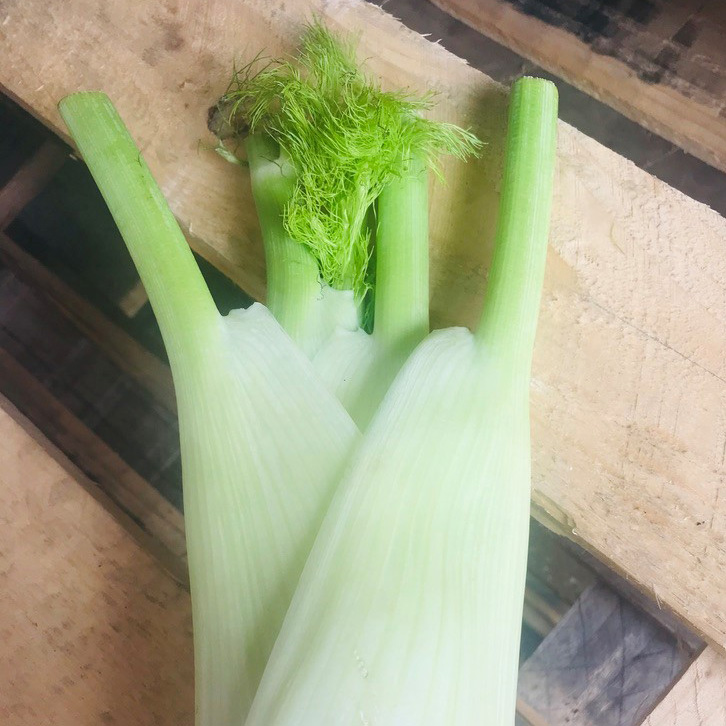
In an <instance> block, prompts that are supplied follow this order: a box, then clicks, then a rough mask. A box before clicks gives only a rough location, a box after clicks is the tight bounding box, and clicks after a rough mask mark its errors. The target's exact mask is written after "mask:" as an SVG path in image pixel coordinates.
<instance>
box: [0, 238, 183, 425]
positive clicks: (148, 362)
mask: <svg viewBox="0 0 726 726" xmlns="http://www.w3.org/2000/svg"><path fill="white" fill-rule="evenodd" d="M0 259H2V261H3V262H4V263H5V264H6V265H7V266H8V267H9V268H10V269H11V270H13V271H14V272H15V273H16V274H17V275H18V277H20V278H21V279H22V280H25V281H27V282H28V283H29V284H31V285H32V286H34V287H35V288H36V289H37V290H38V291H39V292H40V293H41V294H43V295H44V296H45V297H46V298H48V299H49V300H50V301H52V302H53V303H54V304H55V305H56V306H57V307H58V308H60V310H61V311H62V312H63V313H64V314H65V315H66V317H68V318H69V319H70V320H71V321H73V323H75V325H77V326H78V328H79V329H80V330H81V331H82V332H83V333H84V334H85V335H87V336H88V337H89V338H90V339H91V340H93V341H94V342H95V343H97V344H98V345H99V347H100V348H101V349H102V350H103V351H104V352H105V353H106V354H107V355H108V356H109V358H111V360H113V361H114V362H115V363H116V364H117V365H118V366H119V367H120V368H121V369H122V370H123V371H125V372H126V373H128V374H129V375H130V376H131V377H132V378H134V379H135V380H137V381H139V383H141V384H142V385H143V386H144V388H146V389H147V390H148V391H149V393H151V395H152V396H154V398H155V399H156V400H157V401H158V402H159V403H161V404H162V405H163V406H165V407H166V408H167V409H168V410H170V411H176V397H175V394H174V384H173V382H172V379H171V372H170V371H169V366H168V365H166V364H165V363H163V362H162V361H160V360H159V359H158V358H157V357H156V356H155V355H154V354H153V353H150V352H149V351H148V350H146V348H144V347H143V346H142V345H141V344H140V343H138V342H137V341H136V340H134V338H132V337H131V336H130V335H129V334H128V333H126V332H125V331H124V330H122V329H121V328H120V327H118V326H117V325H115V324H114V323H112V322H111V321H110V320H109V319H108V318H107V317H106V316H105V315H104V314H103V313H101V312H100V311H99V310H98V309H97V308H96V307H94V306H93V305H91V304H90V303H89V302H88V301H87V300H86V299H85V298H84V297H83V296H82V295H79V294H78V293H77V292H76V291H75V290H74V289H73V288H72V287H71V286H70V285H67V284H66V283H65V282H64V281H63V280H61V279H60V277H58V276H57V275H55V274H53V272H51V271H50V270H49V269H48V268H47V267H45V266H44V265H43V264H41V263H40V262H39V261H38V260H37V259H35V258H34V257H33V256H32V255H29V254H28V253H27V252H25V251H24V250H23V249H22V248H21V247H20V246H19V245H17V244H15V242H13V240H12V239H10V237H8V236H7V235H6V234H3V233H2V232H0Z"/></svg>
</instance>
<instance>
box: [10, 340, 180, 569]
mask: <svg viewBox="0 0 726 726" xmlns="http://www.w3.org/2000/svg"><path fill="white" fill-rule="evenodd" d="M0 391H2V394H1V395H3V396H4V397H6V398H9V399H10V400H12V402H13V405H15V406H16V407H18V408H20V409H22V410H23V411H24V412H25V414H26V415H27V416H28V417H29V418H30V419H32V420H35V421H38V422H41V421H42V422H43V426H44V428H45V430H46V432H47V435H48V437H49V438H51V439H52V440H53V442H54V444H55V445H56V446H58V447H60V448H61V449H62V450H63V451H64V452H65V454H66V456H68V457H69V458H71V459H72V460H73V461H74V462H75V463H76V465H77V466H78V467H80V468H81V469H82V470H83V471H85V472H86V473H87V474H88V475H89V476H91V477H92V478H93V480H95V481H96V482H98V485H99V486H100V488H101V489H102V490H103V491H104V492H106V494H107V495H108V496H110V497H111V498H112V499H113V500H114V501H115V502H116V503H117V505H118V506H119V507H121V508H123V510H124V511H125V512H126V513H127V514H128V515H129V516H131V517H133V518H134V519H135V520H136V521H137V522H139V523H140V524H141V525H142V527H143V529H144V530H145V531H146V532H148V533H149V534H150V535H151V536H153V537H154V538H155V539H156V540H157V541H158V542H159V543H161V544H162V545H163V546H164V547H166V548H167V549H168V550H169V552H170V554H171V555H173V559H172V558H169V560H168V561H169V567H173V570H174V574H175V576H176V577H177V578H178V579H179V580H180V581H181V582H184V581H185V580H186V579H187V575H186V568H185V566H184V560H183V558H184V555H185V552H186V542H185V538H184V520H183V517H182V515H181V513H180V512H179V511H178V510H177V509H175V508H174V506H173V505H171V504H170V503H169V502H168V501H166V499H164V497H163V496H162V495H161V494H159V493H158V492H157V491H156V490H155V489H154V488H153V487H152V486H151V485H150V484H149V483H148V482H146V481H145V480H144V479H143V478H142V477H141V476H139V475H138V474H137V473H136V472H135V471H134V470H133V469H131V467H129V466H128V465H127V464H126V463H125V462H124V461H123V460H122V459H121V458H120V457H119V456H118V455H117V454H116V453H115V452H113V451H112V450H111V449H110V448H109V447H108V446H107V445H106V444H104V443H103V441H101V439H99V438H98V436H96V435H95V434H94V433H93V432H92V431H91V430H90V429H88V428H87V427H86V426H85V425H84V424H83V423H81V422H80V421H79V420H78V419H77V418H76V417H75V416H74V415H73V414H72V413H70V412H69V411H68V410H67V409H66V408H65V407H64V406H63V405H62V404H61V403H60V402H59V401H57V400H56V399H55V398H54V397H53V395H52V394H51V393H49V392H48V391H47V390H46V388H45V387H44V386H43V385H42V384H41V383H39V382H38V381H37V380H36V379H35V378H34V377H33V376H32V375H31V374H30V373H28V372H27V371H26V370H25V369H24V368H23V367H22V366H21V365H20V364H19V363H17V361H15V359H14V358H13V357H12V356H11V355H10V354H9V353H8V352H7V351H6V350H4V349H3V348H0ZM3 466H5V464H4V462H3ZM27 481H28V482H29V483H32V479H31V478H28V480H27Z"/></svg>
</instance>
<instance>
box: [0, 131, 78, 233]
mask: <svg viewBox="0 0 726 726" xmlns="http://www.w3.org/2000/svg"><path fill="white" fill-rule="evenodd" d="M67 158H68V152H67V151H66V150H65V149H64V148H63V147H62V146H61V145H60V144H59V143H58V142H56V141H46V142H44V143H43V144H42V145H41V146H40V148H39V149H38V150H37V151H36V152H35V154H33V156H32V157H31V158H30V159H28V161H27V162H26V163H25V164H23V165H22V166H21V167H20V169H19V170H18V171H17V172H16V173H15V174H14V175H13V177H12V178H11V179H10V180H9V181H8V182H7V184H4V185H3V186H2V188H0V230H3V229H5V228H6V227H7V226H8V224H10V222H12V220H13V219H14V218H15V217H16V215H17V214H18V213H19V212H20V211H21V210H22V209H23V207H25V205H26V204H28V202H30V201H31V200H32V199H33V198H34V197H36V196H37V195H38V194H40V192H41V191H42V190H43V189H44V188H45V186H46V185H47V184H48V182H49V181H50V180H51V179H52V178H53V176H54V175H55V173H56V172H57V171H58V169H60V168H61V166H62V165H63V164H64V163H65V160H66V159H67Z"/></svg>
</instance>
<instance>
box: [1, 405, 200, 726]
mask: <svg viewBox="0 0 726 726" xmlns="http://www.w3.org/2000/svg"><path fill="white" fill-rule="evenodd" d="M0 462H2V466H0V483H1V486H0V516H1V517H2V526H1V527H0V634H2V639H3V647H2V651H1V652H0V680H1V681H2V683H3V687H2V688H1V689H0V720H1V721H2V723H3V724H8V725H9V726H12V725H14V726H19V725H20V724H30V723H32V724H34V726H54V725H55V724H60V723H64V724H128V725H129V726H167V725H168V726H191V725H192V723H193V713H194V708H193V704H192V699H193V690H194V689H193V664H192V647H191V611H190V604H189V594H188V593H187V592H186V591H185V590H184V588H183V587H182V586H181V585H180V584H179V583H177V582H176V581H175V580H174V579H173V578H172V577H171V576H170V575H169V574H168V573H167V572H166V571H165V570H164V569H163V568H162V566H161V565H160V564H159V562H158V561H156V560H155V559H154V558H153V557H152V555H150V554H149V553H148V552H147V551H146V549H147V544H148V543H145V544H144V546H141V545H140V543H139V540H141V541H143V540H144V537H143V535H142V534H141V533H140V532H138V531H137V529H136V528H134V526H133V524H132V523H131V522H129V521H127V520H125V518H124V516H123V515H122V514H121V513H120V512H114V513H111V512H110V511H109V508H110V509H111V510H113V505H112V504H110V503H109V502H108V501H105V500H104V504H103V505H102V504H101V503H100V501H99V499H98V498H97V496H92V495H91V493H90V491H92V487H93V485H91V484H89V483H88V482H85V480H84V479H83V477H82V475H80V473H79V472H78V471H77V470H76V469H75V468H74V467H73V466H71V465H70V463H69V462H67V460H64V458H63V456H62V455H60V454H59V452H57V451H56V450H54V449H53V447H52V446H51V445H50V444H49V443H48V442H47V441H45V440H44V439H43V438H42V437H41V436H40V435H39V434H38V432H37V431H34V430H33V429H32V426H30V425H29V424H28V423H27V421H25V420H24V419H23V418H22V417H21V416H20V414H19V413H18V412H17V410H16V409H14V407H13V406H11V405H10V404H9V403H8V402H7V400H5V399H3V398H0ZM122 521H124V522H125V524H126V527H123V526H122V524H121V522H122ZM130 532H133V533H134V536H132V534H130Z"/></svg>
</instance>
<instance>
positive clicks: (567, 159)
mask: <svg viewBox="0 0 726 726" xmlns="http://www.w3.org/2000/svg"><path fill="white" fill-rule="evenodd" d="M314 9H315V10H318V11H320V12H321V13H322V15H323V16H324V17H326V18H328V19H329V21H330V23H331V25H332V26H333V27H334V28H338V29H344V30H353V29H354V30H356V31H359V32H361V55H364V56H367V57H370V58H371V61H370V66H371V69H372V70H373V71H375V72H376V73H378V74H380V75H381V76H382V77H383V78H384V79H385V82H386V83H387V84H388V83H396V84H399V85H405V86H408V87H411V88H416V89H427V90H428V89H434V90H438V91H440V92H441V104H440V106H439V110H438V111H437V114H438V115H440V116H442V117H446V118H449V119H451V120H455V121H459V122H463V123H464V124H472V125H473V126H474V128H475V130H476V131H478V132H479V133H480V134H481V135H482V137H483V138H484V139H485V140H486V141H487V142H488V143H487V146H486V151H485V154H484V156H483V158H482V159H481V161H480V162H479V163H477V164H471V165H469V166H467V167H461V166H460V165H458V164H447V166H446V169H445V171H446V172H447V173H448V175H449V182H448V185H446V186H441V185H437V186H434V194H433V198H432V205H433V209H434V211H433V213H432V225H431V228H432V264H433V269H432V273H433V274H432V305H433V319H434V321H435V323H436V324H437V325H440V324H442V323H450V322H452V321H455V322H459V323H467V324H468V323H471V322H472V321H473V320H475V319H476V317H477V314H478V310H479V302H480V300H481V287H482V281H483V279H484V276H485V271H486V268H487V264H488V259H489V252H490V246H491V239H492V229H493V224H494V217H495V211H494V210H495V209H496V201H497V194H496V185H497V180H498V177H499V169H500V164H501V150H502V141H503V138H504V123H505V115H506V113H505V112H506V96H505V94H504V93H503V91H502V89H501V88H500V87H498V86H497V85H496V84H494V83H493V82H491V81H490V80H489V79H488V78H486V77H485V76H483V75H482V74H480V73H478V72H476V71H474V70H472V69H470V68H468V67H466V65H465V64H464V63H462V62H461V61H459V60H457V59H456V58H454V57H452V56H451V55H450V54H448V53H446V52H445V51H444V50H443V49H442V48H440V47H437V46H435V45H432V44H430V43H428V42H427V41H426V40H425V39H423V38H421V37H419V36H417V35H415V34H414V33H412V32H410V31H407V30H406V29H404V28H402V26H401V25H400V24H398V23H397V22H396V21H395V20H394V19H393V18H391V17H390V16H387V15H386V14H385V13H383V12H382V11H380V10H379V9H378V8H375V7H373V6H370V5H366V4H364V3H362V2H355V1H354V0H329V1H328V2H325V3H322V2H321V3H315V2H307V1H305V0H289V1H288V2H286V3H285V4H284V9H283V4H282V3H278V2H267V1H263V0H255V1H252V2H246V3H240V2H237V0H216V1H215V2H202V0H162V1H161V2H159V3H156V4H155V5H154V6H153V7H151V6H149V5H148V4H147V3H143V2H141V1H140V0H135V1H133V2H127V3H112V2H107V1H106V0H67V2H64V3H57V4H52V5H51V6H48V5H47V4H45V3H41V2H39V0H23V1H21V0H6V1H5V3H4V4H3V5H2V17H0V41H2V46H1V47H2V59H1V60H2V63H0V68H1V69H2V70H0V86H2V87H3V88H4V89H5V91H6V92H7V93H8V94H10V95H11V96H12V97H13V98H15V99H17V100H19V101H20V102H21V103H22V104H23V105H24V106H25V107H27V108H29V109H31V110H32V111H33V113H34V114H36V115H37V116H38V117H40V118H42V119H43V120H44V121H45V122H46V123H47V124H48V125H49V126H50V127H51V128H55V129H57V130H62V129H61V126H60V121H59V117H58V114H57V111H56V103H57V101H58V99H59V98H60V97H61V96H63V95H64V94H66V93H69V92H71V91H75V90H79V89H91V88H100V89H104V90H106V91H107V92H108V93H109V94H110V95H111V97H112V98H113V100H114V101H115V102H116V103H117V105H118V107H119V110H120V112H121V114H122V115H123V116H124V117H125V118H126V120H127V122H128V124H129V126H130V127H131V130H132V133H133V134H134V136H135V137H136V138H137V139H138V140H139V142H140V145H141V148H142V149H143V151H144V154H145V156H146V157H147V159H148V161H149V164H150V166H151V168H152V170H153V171H154V173H155V174H156V175H157V177H158V179H159V180H160V183H161V186H162V188H163V190H164V192H165V193H166V195H167V196H168V197H169V199H170V201H171V204H172V207H173V209H174V211H175V213H176V214H177V217H178V219H179V220H180V222H181V224H182V226H183V228H184V229H185V231H186V232H187V233H188V235H189V238H190V240H191V242H192V244H193V246H194V247H195V248H196V249H197V250H198V251H199V252H200V253H201V254H202V255H204V256H206V257H207V258H208V259H209V260H210V261H211V262H213V263H214V264H216V265H217V266H218V267H220V268H221V269H222V270H223V271H225V272H226V273H227V274H229V275H230V276H231V277H232V278H233V279H235V280H236V281H237V282H239V283H240V284H241V285H242V286H243V287H244V288H246V289H247V290H248V291H249V292H250V293H252V294H253V295H257V296H261V295H262V293H263V261H262V254H261V248H260V245H259V235H258V229H257V225H256V223H255V221H254V211H253V208H252V203H251V200H250V194H249V186H248V184H247V181H246V180H245V175H244V172H243V171H242V170H240V169H239V168H235V167H232V166H231V165H229V164H226V163H225V162H224V161H222V160H221V159H219V158H218V157H216V156H215V155H214V154H212V153H209V152H208V151H206V150H205V148H204V146H203V144H202V145H200V141H202V142H205V141H209V137H208V136H207V135H206V132H205V122H206V110H207V108H208V107H209V105H210V104H212V103H213V101H214V100H215V98H216V97H217V96H218V94H219V93H220V92H221V91H222V90H223V88H224V86H225V84H226V78H227V76H228V74H229V71H230V69H231V67H232V65H233V62H234V61H235V60H236V61H237V62H238V63H239V62H242V61H244V60H245V59H249V58H250V57H251V56H253V55H254V54H256V53H257V52H258V51H259V50H261V48H262V47H263V46H264V48H265V49H266V50H267V52H268V53H270V54H278V53H280V52H282V51H289V50H290V49H291V48H292V46H293V43H294V41H295V39H296V37H297V35H298V31H299V29H300V25H301V23H302V21H303V20H304V19H305V18H309V17H310V15H311V12H312V11H313V10H314ZM556 186H557V191H556V198H555V211H554V218H553V225H552V235H551V250H550V256H549V261H548V269H547V280H546V284H545V291H544V296H543V308H542V315H541V325H540V335H539V339H538V345H537V351H536V356H535V364H534V381H533V388H532V400H533V419H534V424H533V441H534V492H533V501H534V503H535V509H536V511H537V513H538V515H539V516H541V517H542V518H543V519H546V520H547V522H548V524H549V525H550V526H552V527H555V528H557V529H558V530H559V531H562V532H566V533H567V534H568V535H569V536H571V537H574V538H576V539H578V540H579V541H580V542H582V543H583V544H585V546H586V547H588V548H589V549H591V550H592V551H594V552H597V553H598V554H599V556H600V557H602V558H603V559H605V560H607V561H608V562H609V563H610V564H611V565H613V566H614V567H616V568H617V569H619V570H620V571H621V572H624V573H626V574H627V575H628V576H629V577H630V578H631V579H633V580H634V581H635V582H637V583H638V584H639V587H641V588H642V589H644V590H646V591H649V592H650V594H651V596H653V597H655V598H657V599H658V601H659V602H660V603H661V605H662V606H663V607H668V608H672V609H673V610H675V611H676V612H678V613H679V614H680V615H681V616H682V617H683V618H685V619H687V620H689V621H690V622H692V623H693V624H694V625H695V627H696V628H697V629H698V630H700V632H702V633H703V634H705V635H706V636H707V637H708V638H710V639H711V640H712V641H713V642H714V643H717V644H719V646H720V647H722V648H723V647H724V646H726V583H725V582H724V579H723V576H722V573H723V571H724V567H725V566H726V545H725V544H724V543H725V539H724V537H725V536H726V510H725V509H724V498H725V497H726V493H724V492H723V489H724V485H725V484H726V481H725V475H724V453H725V451H726V448H725V447H726V436H725V431H724V428H725V427H724V416H723V403H724V401H726V362H725V359H724V357H723V350H724V349H726V324H725V323H726V257H725V256H724V254H723V240H724V238H725V237H726V221H724V220H723V219H722V218H720V217H719V216H718V215H716V214H714V213H712V212H711V211H710V210H708V209H707V208H705V207H704V206H702V205H699V204H697V203H695V202H693V201H692V200H689V199H687V198H686V197H684V196H683V195H681V194H679V193H677V192H675V191H674V190H672V189H671V188H669V187H668V186H666V185H665V184H663V183H660V182H658V181H657V180H655V179H653V178H652V177H650V176H649V175H648V174H646V173H644V172H642V171H640V170H638V169H637V168H635V167H634V166H633V165H632V164H630V163H628V162H626V161H625V160H623V159H622V158H619V157H618V156H617V155H615V154H613V153H611V152H609V151H608V150H606V149H604V148H603V147H601V146H600V145H598V144H597V143H595V142H593V141H591V140H589V139H587V138H585V137H584V136H582V135H581V134H579V133H577V132H575V131H574V130H573V129H571V128H569V127H568V126H566V125H561V126H560V141H559V169H558V173H557V185H556Z"/></svg>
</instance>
